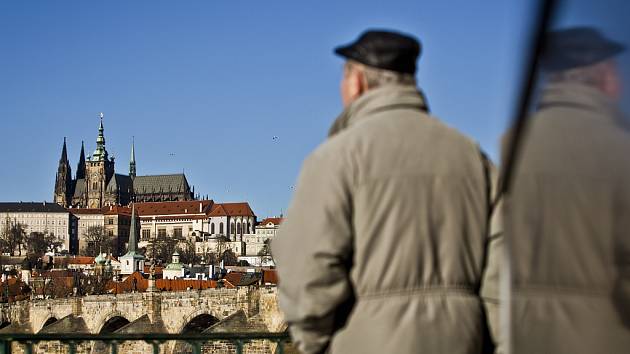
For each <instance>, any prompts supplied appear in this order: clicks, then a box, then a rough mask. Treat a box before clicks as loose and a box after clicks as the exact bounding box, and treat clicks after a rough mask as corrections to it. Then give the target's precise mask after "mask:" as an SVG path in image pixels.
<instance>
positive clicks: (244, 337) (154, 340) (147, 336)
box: [0, 332, 289, 354]
mask: <svg viewBox="0 0 630 354" xmlns="http://www.w3.org/2000/svg"><path fill="white" fill-rule="evenodd" d="M257 341H269V342H270V343H272V344H274V346H275V349H274V350H273V353H275V354H284V353H285V345H286V344H287V343H288V342H289V335H288V333H286V332H282V333H269V332H265V333H259V332H256V333H253V332H252V333H249V332H248V333H200V334H169V333H142V334H140V333H138V334H135V333H134V334H116V333H112V334H81V333H50V334H48V333H46V334H42V333H38V334H24V333H15V334H13V333H10V334H9V333H6V334H5V333H3V334H0V354H9V353H16V352H18V351H19V352H23V353H25V354H31V353H36V352H37V345H38V344H40V343H44V342H59V343H61V344H63V345H65V346H66V347H67V350H66V352H67V353H68V354H75V353H77V352H78V351H77V348H78V347H80V346H81V345H82V344H85V343H96V342H101V343H103V344H104V345H105V346H106V348H108V350H109V353H111V354H118V353H121V354H122V353H124V352H123V351H120V346H122V345H123V344H124V343H127V342H144V343H146V344H147V345H148V346H150V347H151V348H152V350H153V353H154V354H159V353H161V352H162V351H161V347H162V346H163V345H164V344H165V343H167V342H178V343H187V344H188V345H189V352H191V353H194V354H201V353H202V352H204V351H203V346H204V345H207V344H211V343H216V342H224V343H230V344H232V345H233V348H234V350H233V351H232V350H231V351H230V352H233V353H237V354H242V353H244V348H245V345H246V344H248V343H253V342H257ZM16 344H17V345H18V346H19V349H21V350H19V349H18V351H16V350H15V349H16ZM79 351H81V350H79Z"/></svg>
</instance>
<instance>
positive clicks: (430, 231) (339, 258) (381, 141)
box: [272, 31, 490, 354]
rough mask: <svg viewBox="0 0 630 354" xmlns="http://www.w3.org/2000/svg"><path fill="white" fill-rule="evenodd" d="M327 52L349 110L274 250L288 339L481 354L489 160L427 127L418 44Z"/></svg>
mask: <svg viewBox="0 0 630 354" xmlns="http://www.w3.org/2000/svg"><path fill="white" fill-rule="evenodd" d="M335 52H336V53H337V54H339V55H340V56H342V57H344V58H346V59H347V61H346V64H345V67H344V76H343V79H342V81H341V96H342V100H343V103H344V106H345V110H344V112H343V113H342V114H341V116H340V117H339V118H337V120H336V121H335V122H334V124H333V126H332V128H331V130H330V136H329V138H328V140H327V141H326V142H324V143H323V144H322V145H321V146H319V147H318V148H317V149H316V150H315V152H313V153H312V154H311V155H310V156H309V157H308V158H307V159H306V161H305V162H304V166H303V169H302V172H301V175H300V177H299V180H298V184H297V189H296V192H295V195H294V199H293V201H292V204H291V206H290V208H289V213H288V215H287V220H286V222H285V223H283V225H282V226H281V228H280V231H279V234H278V236H277V239H276V240H275V241H274V242H273V244H272V249H273V255H274V258H275V260H276V262H277V265H278V272H279V279H280V282H279V287H280V295H279V297H280V306H281V309H282V311H283V312H284V314H285V318H286V321H287V322H288V324H289V326H290V331H291V334H292V336H293V339H294V341H295V343H296V344H297V346H298V348H299V349H300V350H301V351H302V352H303V353H307V354H310V353H322V352H325V351H328V352H330V353H343V354H350V353H362V354H369V353H379V354H382V353H449V354H457V353H478V352H479V351H480V349H481V346H482V337H483V336H482V334H483V329H484V325H483V310H482V305H481V302H480V299H479V297H478V294H477V292H478V288H479V285H480V279H481V276H482V271H483V266H484V256H485V244H486V237H485V235H486V232H485V231H486V227H487V221H488V220H487V219H488V215H489V211H490V210H489V209H490V205H489V204H490V203H489V199H490V197H489V190H490V186H489V182H488V174H489V172H488V169H487V167H488V166H487V161H486V160H485V159H484V157H483V155H482V154H481V153H480V151H479V148H478V146H477V145H476V144H475V143H474V142H473V141H471V140H470V139H468V138H466V137H464V136H463V135H461V134H460V133H458V132H457V131H455V130H454V129H451V128H449V127H447V126H446V125H444V124H443V123H441V122H440V121H439V120H437V119H436V118H434V117H432V116H430V115H429V114H428V112H427V105H426V101H425V99H424V98H423V95H422V94H421V92H420V91H419V90H418V89H417V88H416V87H415V79H414V78H415V72H416V61H417V58H418V55H419V53H420V44H419V43H418V41H417V40H415V39H414V38H412V37H410V36H407V35H404V34H400V33H395V32H387V31H368V32H365V33H364V34H363V35H361V36H360V38H359V39H358V40H357V41H356V42H354V43H352V44H350V45H347V46H343V47H339V48H337V49H336V50H335Z"/></svg>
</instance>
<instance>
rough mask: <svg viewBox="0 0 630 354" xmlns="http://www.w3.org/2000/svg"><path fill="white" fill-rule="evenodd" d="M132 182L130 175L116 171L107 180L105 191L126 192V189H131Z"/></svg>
mask: <svg viewBox="0 0 630 354" xmlns="http://www.w3.org/2000/svg"><path fill="white" fill-rule="evenodd" d="M132 183H133V182H132V181H131V177H129V176H127V175H121V174H118V173H116V174H114V176H113V177H112V178H111V179H110V180H109V183H108V184H107V189H106V191H107V192H110V193H116V192H121V193H127V191H129V192H130V191H131V185H132Z"/></svg>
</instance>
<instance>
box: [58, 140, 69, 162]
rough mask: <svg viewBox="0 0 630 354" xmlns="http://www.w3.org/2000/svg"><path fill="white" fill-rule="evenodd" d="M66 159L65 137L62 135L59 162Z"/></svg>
mask: <svg viewBox="0 0 630 354" xmlns="http://www.w3.org/2000/svg"><path fill="white" fill-rule="evenodd" d="M67 161H68V150H67V149H66V137H65V136H64V137H63V147H62V148H61V158H60V159H59V163H63V162H67Z"/></svg>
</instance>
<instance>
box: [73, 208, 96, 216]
mask: <svg viewBox="0 0 630 354" xmlns="http://www.w3.org/2000/svg"><path fill="white" fill-rule="evenodd" d="M68 211H69V212H70V213H72V214H75V215H76V214H80V215H86V214H94V215H98V214H103V209H101V208H70V209H68Z"/></svg>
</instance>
